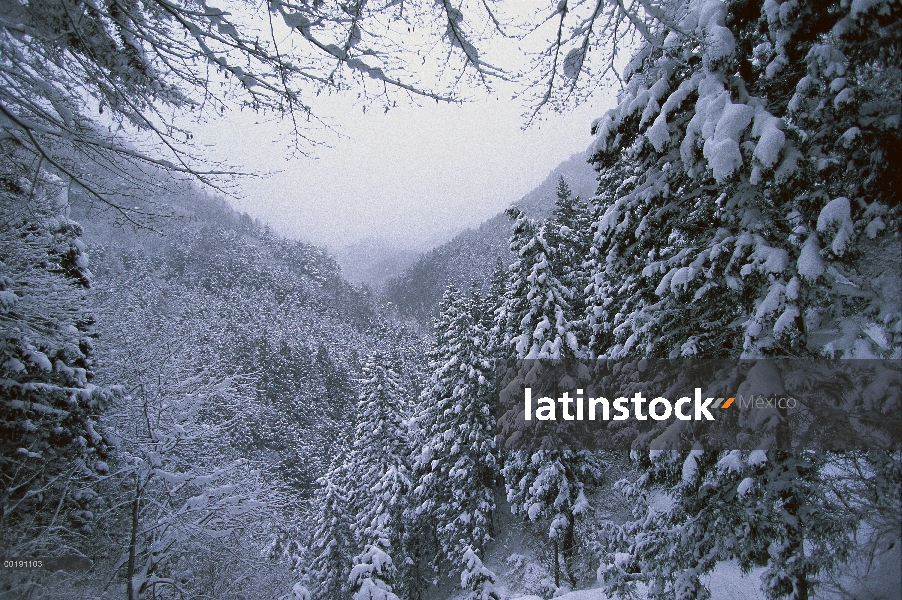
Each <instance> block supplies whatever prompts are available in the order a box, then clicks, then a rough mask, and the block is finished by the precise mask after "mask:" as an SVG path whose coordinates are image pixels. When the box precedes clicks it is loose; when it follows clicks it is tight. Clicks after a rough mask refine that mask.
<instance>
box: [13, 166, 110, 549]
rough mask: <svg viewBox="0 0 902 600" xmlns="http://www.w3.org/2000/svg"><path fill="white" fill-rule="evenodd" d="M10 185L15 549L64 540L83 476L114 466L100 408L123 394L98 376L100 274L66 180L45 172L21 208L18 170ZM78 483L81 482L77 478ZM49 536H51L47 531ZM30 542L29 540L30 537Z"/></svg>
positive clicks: (33, 182)
mask: <svg viewBox="0 0 902 600" xmlns="http://www.w3.org/2000/svg"><path fill="white" fill-rule="evenodd" d="M4 181H6V184H5V185H4V187H3V189H2V190H0V397H2V402H0V449H2V450H0V537H2V538H3V539H4V544H5V547H6V551H7V552H8V553H11V554H19V555H28V554H30V553H32V551H31V550H29V547H28V544H30V543H31V542H32V541H36V542H39V543H40V544H42V545H40V546H39V547H40V548H41V551H43V552H44V553H45V554H46V553H47V550H48V548H53V547H54V544H55V543H56V542H59V538H58V536H57V534H58V533H65V532H67V531H70V530H75V531H77V530H78V529H79V527H78V526H77V524H72V526H71V527H69V526H64V525H63V522H64V521H66V520H67V519H68V517H69V512H70V508H72V507H73V504H72V502H73V499H72V498H71V495H70V492H71V491H72V489H73V488H75V487H81V485H79V484H74V482H75V481H76V480H77V479H81V478H83V477H84V476H86V475H90V474H91V473H92V472H93V471H94V467H95V466H96V465H101V467H102V468H105V465H106V463H105V462H104V461H105V460H108V459H106V450H108V443H109V442H108V440H104V438H103V435H102V429H101V427H100V426H99V424H98V423H99V415H100V413H101V412H102V410H103V409H104V408H105V407H106V406H108V405H109V402H110V401H111V400H112V399H113V397H114V394H113V393H112V391H113V390H111V389H104V388H101V387H99V386H97V385H95V384H93V383H92V380H93V377H94V358H93V340H92V338H93V337H94V336H93V335H92V332H91V329H92V324H93V317H92V316H91V314H90V312H89V310H88V309H87V306H86V297H87V295H86V290H87V288H88V287H89V286H90V283H91V277H92V275H91V272H90V271H89V270H88V256H87V253H86V252H85V246H84V243H83V242H82V241H81V239H80V236H81V233H82V229H81V226H80V225H78V224H77V223H75V222H73V221H71V220H69V219H68V218H66V217H65V216H64V215H65V214H67V212H68V209H69V205H68V194H67V186H66V185H65V183H64V182H63V181H61V180H60V179H59V178H57V177H56V176H54V175H53V174H51V173H43V172H42V173H38V174H37V176H36V177H35V179H34V180H33V181H30V182H28V185H31V186H33V195H32V199H31V200H32V201H31V205H30V206H29V209H28V210H19V209H17V208H15V207H16V203H17V202H18V201H20V200H21V198H20V197H19V196H20V195H21V196H24V195H25V192H24V191H21V190H20V192H21V194H20V193H17V192H16V190H15V186H14V182H15V179H14V178H8V179H4ZM70 486H71V487H70ZM41 538H43V539H41ZM20 544H22V545H20Z"/></svg>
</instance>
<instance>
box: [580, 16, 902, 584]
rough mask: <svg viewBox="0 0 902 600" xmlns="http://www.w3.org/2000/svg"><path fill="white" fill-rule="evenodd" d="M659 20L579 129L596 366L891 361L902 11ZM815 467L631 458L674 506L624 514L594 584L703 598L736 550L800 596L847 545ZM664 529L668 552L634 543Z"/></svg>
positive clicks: (773, 458) (897, 328)
mask: <svg viewBox="0 0 902 600" xmlns="http://www.w3.org/2000/svg"><path fill="white" fill-rule="evenodd" d="M674 18H675V19H676V21H675V24H676V25H677V26H675V27H671V28H670V29H669V30H665V29H662V30H661V31H660V32H659V33H658V34H656V35H655V36H651V37H649V38H648V40H649V41H648V43H646V44H645V45H643V47H642V48H641V49H640V50H639V52H638V53H637V54H636V55H635V57H634V59H633V60H632V62H631V63H630V65H629V66H628V68H627V70H626V77H627V85H626V87H625V89H624V90H623V92H622V93H621V95H620V97H619V102H618V105H617V107H616V108H614V109H613V110H611V111H608V112H607V113H606V114H605V115H604V116H603V117H602V118H601V119H599V120H598V121H597V122H596V123H595V125H594V132H595V134H596V142H595V145H594V147H593V151H594V161H595V162H596V165H597V166H598V167H599V168H600V169H601V183H602V185H601V186H600V195H599V197H598V199H597V200H598V203H599V205H600V213H599V219H598V222H597V224H596V226H595V227H596V232H595V241H594V249H593V253H594V254H593V261H594V272H593V273H592V282H593V283H592V287H591V294H590V296H589V298H588V300H587V308H586V315H587V321H588V323H589V325H590V326H591V328H592V331H593V337H592V341H591V354H592V355H594V356H608V357H614V358H618V357H627V356H636V357H665V358H666V357H672V358H673V357H682V356H698V357H719V356H725V357H740V356H741V357H747V358H757V357H765V356H768V357H773V356H817V355H827V356H832V357H844V358H873V357H884V358H889V357H898V356H900V355H902V350H900V348H902V344H900V337H899V336H900V333H902V315H900V311H899V308H898V303H896V302H895V301H891V300H889V298H890V297H892V296H893V294H895V292H892V291H890V290H898V289H899V287H900V283H899V274H898V271H897V269H895V265H898V264H899V262H900V251H899V244H898V228H899V226H898V223H899V211H898V181H899V179H898V174H897V173H894V172H893V171H892V169H891V168H890V167H889V166H888V162H887V160H886V159H885V157H886V156H888V155H889V153H891V152H892V148H898V146H899V141H900V140H899V115H900V108H899V107H900V102H899V97H900V92H899V90H900V75H899V74H900V72H902V70H900V54H899V52H898V50H897V49H898V47H899V40H900V31H899V28H898V27H897V26H896V24H897V23H898V19H899V7H898V5H897V4H896V3H893V2H883V1H880V0H878V1H876V2H868V3H847V2H832V3H827V4H824V5H814V4H812V3H800V2H783V3H780V2H776V1H775V0H764V1H763V2H758V1H754V2H740V1H737V2H721V1H720V0H694V1H692V2H690V3H688V5H687V6H686V7H685V9H680V10H679V11H677V12H676V13H674ZM656 39H657V40H660V43H655V42H654V40H656ZM893 48H894V49H895V50H894V49H893ZM867 49H870V50H867ZM891 238H892V239H891ZM890 265H893V266H892V267H891V266H890ZM780 380H781V378H780V377H777V378H776V379H775V381H780ZM783 381H785V378H783ZM753 454H754V453H753ZM811 458H812V457H810V456H805V455H800V454H797V453H791V452H779V451H771V452H768V453H761V454H760V455H757V454H756V455H754V456H748V457H737V456H736V455H733V454H726V455H722V456H721V455H713V454H710V455H703V456H701V457H699V456H694V455H692V454H690V455H689V456H688V457H684V459H685V460H683V459H681V460H678V461H675V462H673V463H672V464H671V466H670V467H667V468H664V467H662V466H660V465H658V466H656V465H655V464H654V461H652V465H650V466H649V465H648V464H647V463H643V464H644V467H643V469H644V473H643V475H642V476H641V477H640V481H639V483H640V484H642V485H646V484H648V485H651V484H653V483H654V484H665V485H667V486H670V487H668V491H669V494H670V495H671V496H672V497H673V498H674V499H675V505H674V508H673V509H672V510H671V511H669V512H667V513H665V514H660V513H659V514H658V515H657V516H653V515H652V512H644V513H642V514H641V515H639V519H638V520H637V521H636V522H635V523H634V524H633V525H634V526H635V527H636V529H635V530H634V531H633V532H632V537H631V538H630V539H631V540H632V542H631V543H632V544H633V545H632V546H631V550H630V552H623V548H620V551H617V552H614V553H612V554H611V555H610V556H609V558H610V561H609V562H608V563H606V566H605V568H604V569H603V570H602V571H603V572H602V573H601V575H602V577H603V579H604V580H605V581H606V582H608V583H610V584H611V585H614V583H616V582H618V581H623V579H624V578H630V577H636V576H637V574H641V573H644V575H638V576H639V577H640V578H645V579H646V580H648V581H650V583H651V584H652V588H651V593H652V597H661V598H665V597H666V598H674V597H676V598H699V597H704V596H705V595H706V593H707V592H706V590H704V586H703V585H702V584H701V583H700V579H699V577H700V575H701V574H703V573H704V572H705V571H706V570H708V569H709V568H711V567H712V565H713V563H714V562H715V561H716V560H719V559H721V558H724V557H727V556H731V555H737V556H739V557H740V560H741V561H747V562H745V563H744V566H754V565H761V566H765V575H764V577H763V580H762V584H763V587H764V590H765V592H766V593H767V595H768V596H769V597H770V598H793V599H795V600H804V599H807V598H809V597H810V594H811V593H812V591H813V588H814V585H815V583H816V581H817V574H818V573H819V572H822V571H823V570H824V569H826V568H829V566H830V565H831V560H833V559H835V558H836V557H839V556H841V554H840V553H837V554H835V556H833V557H832V558H831V557H829V556H827V555H828V554H829V551H828V550H829V549H830V548H833V549H837V548H842V542H843V540H847V539H848V538H846V537H845V534H846V533H847V532H848V528H847V527H846V525H847V523H846V522H845V520H844V517H843V516H842V515H837V514H836V513H835V511H833V510H831V509H830V506H829V505H826V504H825V503H824V502H825V499H828V498H829V496H828V495H827V494H825V492H824V490H825V487H824V484H823V478H824V475H823V469H822V466H821V465H819V464H818V463H817V462H816V461H812V460H811ZM658 460H663V458H660V457H659V459H658ZM665 471H666V472H668V473H669V474H670V475H669V476H667V477H665V476H664V475H663V474H662V473H664V472H665ZM721 493H722V494H723V500H724V501H723V502H721V501H720V496H719V494H721ZM659 519H660V520H659ZM731 529H739V530H740V531H743V532H744V535H743V536H741V538H742V539H741V543H740V541H737V540H735V539H734V538H731V537H730V536H728V535H725V532H727V531H728V530H731ZM668 531H669V532H673V533H675V534H678V535H679V536H680V540H679V544H678V545H676V546H675V547H674V546H667V544H666V543H665V544H664V546H661V547H658V548H655V549H645V550H642V549H640V548H639V547H638V546H637V545H640V544H648V543H651V542H654V541H655V540H658V541H660V540H662V539H664V538H659V537H656V536H659V535H664V534H665V533H666V532H668ZM665 537H666V535H665ZM665 546H666V548H665ZM665 550H666V551H667V552H669V554H667V556H668V557H669V558H668V560H667V561H662V560H661V556H663V555H665ZM652 557H654V558H653V560H654V561H655V564H656V565H657V567H656V568H653V569H645V567H641V568H640V565H648V564H650V563H648V562H647V561H648V560H649V559H651V558H652ZM611 582H614V583H611ZM615 587H616V586H615Z"/></svg>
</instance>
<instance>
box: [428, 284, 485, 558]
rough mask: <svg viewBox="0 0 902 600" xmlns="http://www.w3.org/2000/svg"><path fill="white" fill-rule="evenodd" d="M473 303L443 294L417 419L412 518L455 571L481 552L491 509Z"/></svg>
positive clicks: (480, 345)
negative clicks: (424, 524) (426, 527)
mask: <svg viewBox="0 0 902 600" xmlns="http://www.w3.org/2000/svg"><path fill="white" fill-rule="evenodd" d="M480 304H481V300H480V298H479V297H478V296H473V295H471V296H470V298H469V299H466V298H464V297H462V296H461V295H460V294H459V293H458V292H457V290H456V289H455V288H454V287H453V286H451V287H449V288H448V289H447V290H446V292H445V296H444V298H443V300H442V306H441V313H440V316H439V319H438V321H437V322H436V326H435V331H436V341H435V345H434V347H433V350H432V353H431V359H432V360H431V362H430V366H431V368H432V369H433V373H432V377H431V378H430V381H429V384H428V386H427V388H426V389H425V390H424V391H423V393H422V395H421V396H420V401H419V407H420V408H419V410H420V413H419V415H418V416H417V421H418V424H419V427H420V428H421V430H422V432H423V438H424V442H423V446H422V448H421V450H420V453H419V455H418V456H416V457H415V459H416V471H417V476H418V479H417V484H416V488H415V490H414V495H415V498H416V502H417V504H418V505H419V506H418V508H417V509H416V511H415V512H416V514H418V515H420V516H421V517H425V518H426V519H427V520H428V522H429V523H430V524H431V525H432V527H434V529H435V536H436V539H437V540H438V544H439V548H440V550H441V553H442V555H443V556H444V558H445V559H446V560H447V561H448V562H449V564H451V565H453V566H452V569H455V570H456V569H457V568H458V567H459V565H460V564H461V561H462V560H463V555H464V553H465V552H466V551H467V550H468V549H469V550H471V551H475V552H477V553H478V552H482V551H483V549H484V547H485V544H486V542H488V541H489V539H491V527H492V514H493V513H494V510H495V500H494V494H493V491H492V488H493V484H494V481H495V479H496V477H497V475H498V461H497V457H496V450H495V440H494V436H495V419H494V415H493V414H492V404H491V403H492V401H493V399H494V394H495V389H494V373H493V365H492V363H491V361H490V360H489V359H488V358H487V357H486V345H487V332H486V331H485V330H484V329H483V327H482V325H481V324H480V323H479V321H478V316H479V315H478V313H479V311H480V310H481V308H482V307H481V306H479V305H480Z"/></svg>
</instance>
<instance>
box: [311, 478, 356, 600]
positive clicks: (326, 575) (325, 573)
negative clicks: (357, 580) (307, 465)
mask: <svg viewBox="0 0 902 600" xmlns="http://www.w3.org/2000/svg"><path fill="white" fill-rule="evenodd" d="M319 484H320V487H319V489H318V490H317V492H316V496H315V497H314V502H315V506H316V509H317V511H318V513H317V520H316V528H315V530H314V533H313V540H312V541H311V543H310V549H311V552H312V553H313V554H314V556H315V558H314V559H313V564H312V565H311V566H310V569H309V571H310V575H311V577H312V578H313V580H314V581H315V582H316V585H315V587H314V591H313V595H314V598H316V599H317V600H343V599H344V598H346V597H347V590H348V577H349V576H350V572H351V561H352V559H353V558H354V549H355V548H356V545H355V541H354V529H353V527H354V523H353V521H352V515H351V512H350V509H351V498H350V494H349V493H348V490H347V487H348V481H347V465H345V464H341V463H340V464H338V465H337V466H336V467H334V468H333V469H332V470H330V471H329V473H327V474H326V475H325V476H324V477H321V478H320V480H319Z"/></svg>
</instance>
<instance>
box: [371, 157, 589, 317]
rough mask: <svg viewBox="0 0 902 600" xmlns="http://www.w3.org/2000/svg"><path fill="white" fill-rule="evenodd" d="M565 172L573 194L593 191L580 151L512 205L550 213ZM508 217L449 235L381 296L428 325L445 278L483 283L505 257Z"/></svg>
mask: <svg viewBox="0 0 902 600" xmlns="http://www.w3.org/2000/svg"><path fill="white" fill-rule="evenodd" d="M561 177H563V178H564V180H565V181H566V182H567V185H569V186H570V189H571V190H572V191H573V194H574V195H575V196H580V197H581V198H583V199H590V198H592V197H593V196H594V195H595V189H596V186H597V183H596V173H595V170H594V169H593V168H592V166H591V165H590V164H589V163H587V162H586V158H585V154H584V153H582V152H579V153H577V154H574V155H573V156H571V157H570V158H569V159H567V160H566V161H564V162H563V163H561V164H560V165H558V167H557V168H555V169H554V170H553V171H552V172H551V173H550V174H549V175H548V177H546V178H545V180H544V181H543V182H542V183H541V185H539V186H538V187H537V188H535V189H534V190H532V191H531V192H529V193H528V194H526V195H525V196H523V198H521V199H520V200H518V201H517V202H516V203H515V204H514V205H515V206H517V207H519V208H520V209H521V210H523V211H524V212H525V213H526V214H527V215H529V216H530V217H532V218H535V219H544V218H545V217H547V216H549V215H550V214H551V211H552V209H553V208H554V201H555V199H556V197H557V196H556V190H557V185H558V181H559V179H560V178H561ZM510 231H511V221H510V219H509V218H508V217H507V216H506V215H505V214H504V213H500V214H497V215H495V216H494V217H492V218H491V219H489V220H487V221H485V222H484V223H482V224H481V225H480V226H479V227H477V228H476V229H467V230H466V231H463V232H461V233H459V234H458V235H457V236H455V237H454V238H453V239H452V240H450V241H448V242H446V243H444V244H442V245H441V246H438V247H437V248H434V249H432V250H430V251H429V252H427V253H425V254H424V255H423V256H421V257H420V259H419V260H417V261H416V262H415V263H414V264H413V265H412V266H410V267H409V268H408V269H407V270H406V271H404V272H403V273H401V274H400V275H398V276H397V277H394V278H392V279H390V280H389V281H388V283H387V284H386V285H385V289H384V291H383V296H384V298H385V299H386V300H388V301H389V302H392V303H393V304H394V305H395V306H396V307H397V309H398V310H399V311H400V313H401V314H403V315H406V316H409V317H413V318H414V319H416V320H417V321H419V322H420V323H421V324H423V325H426V326H428V325H429V324H430V323H431V320H432V318H433V317H435V315H436V310H437V307H438V304H439V301H440V300H441V297H442V293H443V292H444V290H445V288H446V287H447V286H448V284H449V283H453V284H455V285H456V286H458V287H459V288H466V287H468V286H469V285H470V282H472V281H476V282H478V283H479V284H480V285H481V286H482V287H483V288H485V287H487V284H488V282H489V280H490V279H491V276H492V272H493V271H494V269H495V267H496V265H497V263H498V260H499V259H500V260H501V261H502V262H503V263H504V264H505V265H506V264H507V263H508V262H509V260H508V254H509V252H510V251H509V250H508V247H507V245H508V238H509V237H510Z"/></svg>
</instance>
